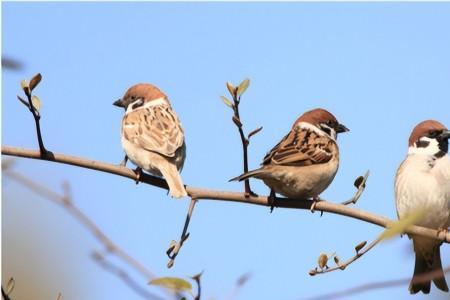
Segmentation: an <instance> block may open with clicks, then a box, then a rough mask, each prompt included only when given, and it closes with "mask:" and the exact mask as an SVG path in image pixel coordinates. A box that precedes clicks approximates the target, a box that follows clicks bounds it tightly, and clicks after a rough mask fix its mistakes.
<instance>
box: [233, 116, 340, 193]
mask: <svg viewBox="0 0 450 300" xmlns="http://www.w3.org/2000/svg"><path fill="white" fill-rule="evenodd" d="M346 131H348V129H347V128H346V127H345V126H344V125H342V124H339V122H338V121H337V120H336V118H335V117H334V116H333V115H332V114H331V113H329V112H328V111H326V110H324V109H320V108H318V109H313V110H311V111H308V112H305V113H304V114H303V115H301V116H300V117H299V118H298V119H297V120H296V121H295V123H294V125H293V126H292V129H291V131H289V133H288V134H287V135H286V136H285V137H284V138H283V139H282V140H281V141H280V142H279V143H278V144H277V145H276V146H275V147H274V148H273V149H272V150H271V151H270V152H269V153H267V155H266V156H265V157H264V160H263V162H262V164H261V167H260V168H259V169H256V170H253V171H249V172H247V173H244V174H242V175H240V176H238V177H236V178H233V179H231V180H230V181H233V180H239V181H242V180H245V179H247V178H250V177H254V178H258V179H261V180H262V181H264V183H265V184H266V185H267V186H269V188H270V189H271V195H272V196H273V195H274V193H279V194H281V195H283V196H286V197H288V198H294V199H305V198H311V197H313V198H314V199H316V198H318V196H319V194H320V193H322V192H323V191H324V190H325V189H326V188H327V187H328V185H330V183H331V182H332V181H333V178H334V176H335V175H336V172H337V169H338V166H339V149H338V146H337V144H336V138H337V134H338V133H341V132H346Z"/></svg>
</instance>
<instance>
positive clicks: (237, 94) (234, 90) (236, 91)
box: [222, 79, 262, 197]
mask: <svg viewBox="0 0 450 300" xmlns="http://www.w3.org/2000/svg"><path fill="white" fill-rule="evenodd" d="M249 84H250V80H248V79H245V80H244V81H242V82H241V84H239V86H238V87H234V86H233V85H232V84H231V83H229V82H227V88H228V91H229V92H230V94H231V96H232V97H233V103H231V102H230V101H229V100H228V99H227V98H226V97H223V96H222V100H223V101H224V102H225V104H227V105H228V106H230V107H231V108H232V109H233V118H232V120H233V123H234V124H235V125H236V127H237V128H238V131H239V136H240V138H241V143H242V152H243V156H244V159H243V162H244V173H247V172H248V145H249V144H250V138H251V137H252V136H254V135H255V134H257V133H258V132H260V131H261V130H262V127H259V128H257V129H255V130H253V131H251V132H250V133H249V134H248V135H247V137H245V134H244V130H243V129H242V126H243V125H242V120H241V117H240V114H239V104H240V103H241V96H242V94H243V93H244V92H245V90H246V89H247V88H248V86H249ZM244 187H245V196H246V197H250V196H255V195H256V194H255V193H253V192H252V190H251V188H250V181H249V180H248V179H245V180H244Z"/></svg>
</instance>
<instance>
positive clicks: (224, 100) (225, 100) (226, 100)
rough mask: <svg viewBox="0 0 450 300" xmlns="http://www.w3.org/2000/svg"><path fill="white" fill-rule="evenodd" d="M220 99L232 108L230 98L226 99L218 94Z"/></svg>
mask: <svg viewBox="0 0 450 300" xmlns="http://www.w3.org/2000/svg"><path fill="white" fill-rule="evenodd" d="M220 99H222V101H223V103H225V105H226V106H228V107H231V108H233V103H231V101H230V100H228V98H227V97H225V96H220Z"/></svg>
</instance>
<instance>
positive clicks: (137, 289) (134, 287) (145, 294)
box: [92, 252, 164, 300]
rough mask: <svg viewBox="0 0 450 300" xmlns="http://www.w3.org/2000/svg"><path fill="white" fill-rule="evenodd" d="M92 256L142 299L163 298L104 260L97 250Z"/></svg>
mask: <svg viewBox="0 0 450 300" xmlns="http://www.w3.org/2000/svg"><path fill="white" fill-rule="evenodd" d="M92 257H93V259H94V261H95V262H96V263H98V265H99V266H100V267H101V268H103V269H104V270H105V271H107V272H110V273H112V274H114V275H116V276H117V277H119V278H120V279H121V280H122V281H123V282H124V283H125V284H126V285H127V286H128V287H129V288H130V289H131V290H133V291H134V292H135V293H136V294H138V295H139V296H141V297H142V298H144V299H161V300H162V299H164V298H161V297H158V296H157V295H155V294H152V293H150V292H148V291H147V290H145V289H144V288H143V287H141V286H140V285H139V284H138V283H137V282H136V281H135V280H133V278H131V277H130V276H129V275H128V274H127V273H126V272H125V271H124V270H123V269H121V268H119V267H118V266H115V265H113V264H112V263H111V262H108V261H106V259H105V257H104V256H103V255H101V254H100V253H98V252H94V253H93V254H92Z"/></svg>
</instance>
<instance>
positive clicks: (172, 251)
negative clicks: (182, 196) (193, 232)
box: [166, 198, 197, 268]
mask: <svg viewBox="0 0 450 300" xmlns="http://www.w3.org/2000/svg"><path fill="white" fill-rule="evenodd" d="M196 203H197V200H196V199H195V198H191V203H190V204H189V210H188V213H187V215H186V221H185V222H184V227H183V232H182V233H181V237H180V240H179V241H172V242H171V243H170V246H169V249H167V251H166V253H167V256H168V257H169V262H168V263H167V267H168V268H172V266H173V264H174V262H175V258H176V257H177V255H178V253H179V252H180V250H181V247H182V246H183V244H184V242H185V241H186V240H187V239H188V238H189V233H188V232H187V230H188V227H189V222H190V221H191V217H192V212H193V211H194V207H195V204H196Z"/></svg>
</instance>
